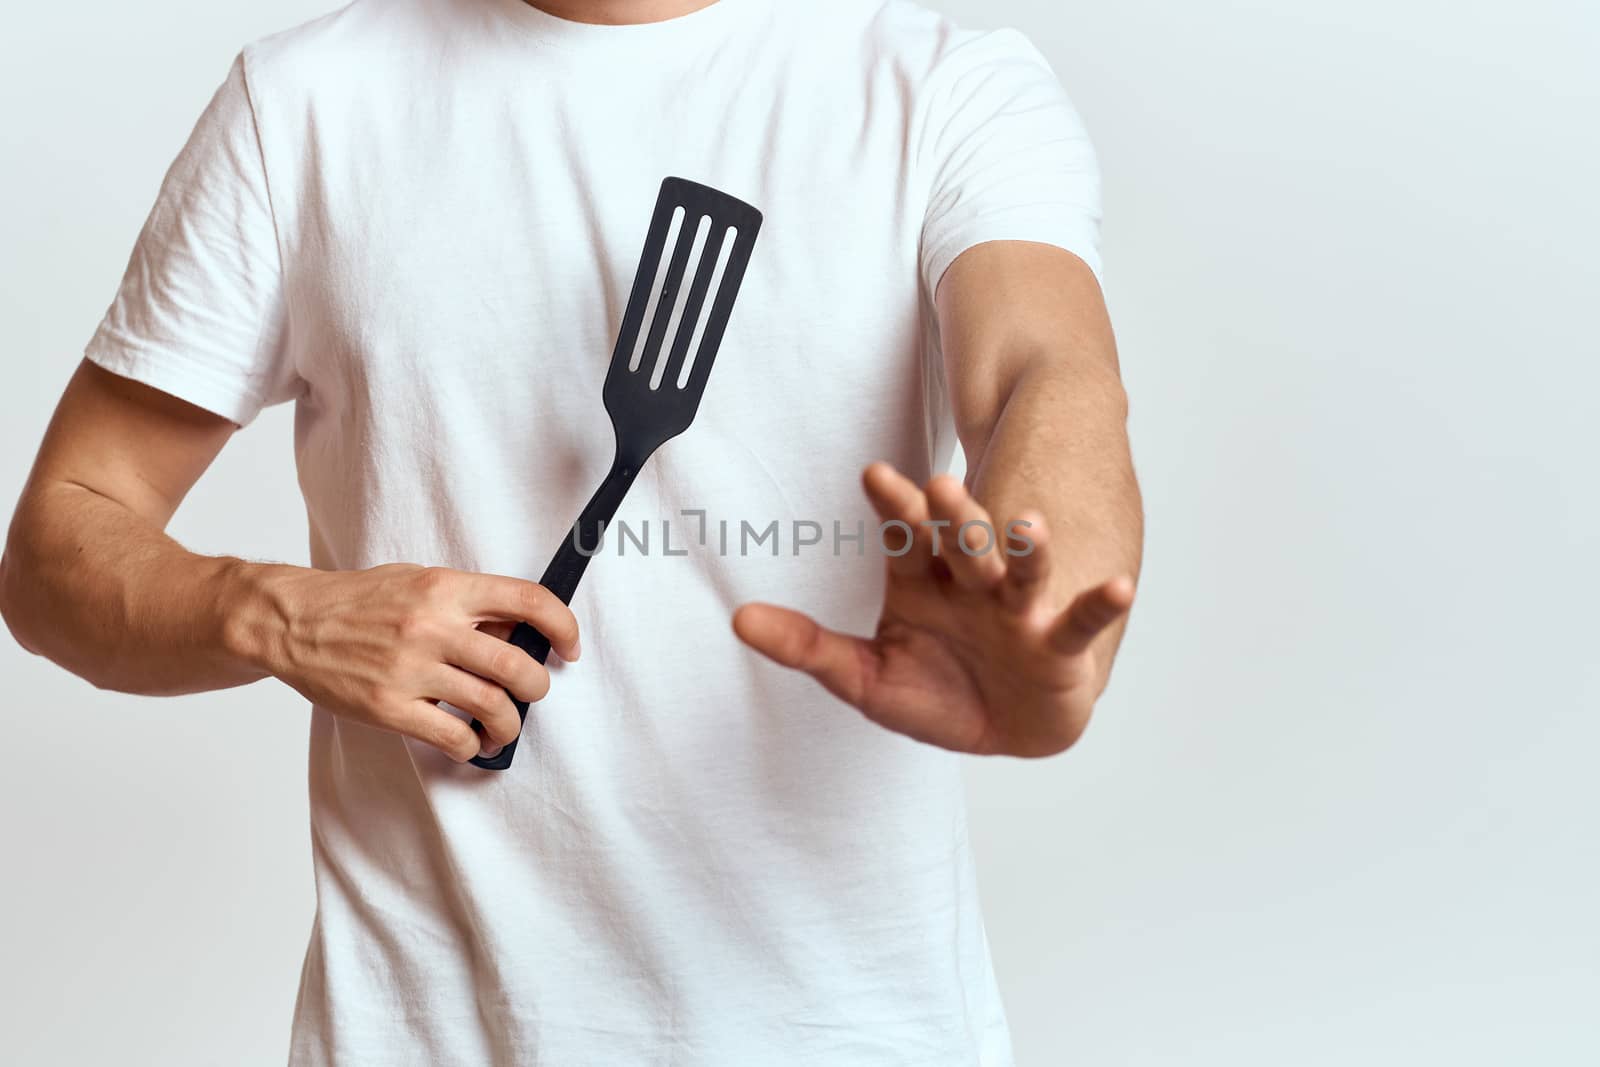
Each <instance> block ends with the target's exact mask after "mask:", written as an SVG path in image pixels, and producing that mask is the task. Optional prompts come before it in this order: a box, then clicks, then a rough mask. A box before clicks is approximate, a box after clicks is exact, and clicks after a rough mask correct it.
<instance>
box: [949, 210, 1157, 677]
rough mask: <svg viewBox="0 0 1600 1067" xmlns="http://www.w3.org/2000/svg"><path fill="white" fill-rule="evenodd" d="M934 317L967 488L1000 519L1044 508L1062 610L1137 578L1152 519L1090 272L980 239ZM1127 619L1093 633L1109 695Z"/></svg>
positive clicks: (1038, 250) (1054, 254) (1071, 259)
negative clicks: (1144, 500) (1146, 514)
mask: <svg viewBox="0 0 1600 1067" xmlns="http://www.w3.org/2000/svg"><path fill="white" fill-rule="evenodd" d="M938 311H939V329H940V334H941V337H942V338H943V342H944V352H945V365H946V374H947V376H948V379H949V382H950V386H951V392H952V401H953V407H954V410H955V419H956V429H957V432H958V433H959V434H960V437H961V444H962V447H963V448H964V449H965V450H966V453H967V458H968V464H969V470H968V475H967V485H968V487H969V488H970V489H971V492H972V495H973V496H975V497H976V498H977V500H978V502H979V503H980V504H981V505H983V507H985V508H986V509H987V510H988V511H989V513H990V514H991V515H994V516H996V517H1002V522H1003V521H1005V518H1009V517H1012V516H1018V515H1021V514H1022V513H1023V512H1024V511H1028V510H1034V511H1039V512H1042V513H1043V515H1044V518H1045V520H1046V523H1047V525H1048V528H1049V536H1050V538H1051V540H1052V542H1053V544H1054V547H1055V550H1054V551H1053V553H1052V557H1051V558H1052V560H1053V565H1052V576H1051V580H1050V597H1051V603H1052V604H1053V605H1054V606H1055V607H1057V608H1061V609H1064V608H1066V607H1067V606H1068V605H1070V604H1072V603H1073V602H1074V601H1075V600H1077V599H1078V598H1079V597H1080V596H1082V595H1083V594H1084V593H1086V592H1090V591H1091V590H1094V589H1097V588H1099V587H1100V586H1102V585H1103V584H1105V583H1107V582H1108V581H1111V580H1113V579H1118V578H1126V579H1128V580H1129V581H1130V583H1131V582H1133V581H1137V579H1138V575H1139V567H1140V563H1141V559H1142V554H1143V544H1144V512H1143V507H1142V504H1141V501H1140V497H1139V484H1138V481H1137V479H1136V478H1135V477H1134V472H1133V459H1132V456H1131V455H1130V452H1129V447H1128V434H1127V418H1128V401H1127V395H1126V394H1125V393H1124V391H1123V387H1122V377H1121V372H1120V369H1119V367H1118V362H1117V346H1116V340H1115V338H1114V337H1113V335H1112V330H1111V320H1110V317H1109V316H1108V315H1107V313H1106V307H1105V300H1104V298H1103V297H1102V295H1101V293H1100V285H1099V283H1098V282H1097V281H1096V280H1095V277H1094V274H1093V272H1091V271H1090V270H1089V268H1088V266H1087V265H1085V264H1084V263H1083V261H1082V260H1080V259H1078V258H1077V257H1076V256H1073V255H1070V254H1068V253H1067V252H1064V251H1062V250H1061V249H1058V248H1054V247H1051V246H1049V245H1040V244H1028V243H1024V242H1014V241H1013V242H995V243H992V244H986V245H979V246H978V247H977V248H974V249H972V250H971V251H969V252H968V253H967V254H966V255H964V256H962V257H961V258H960V259H958V260H956V262H955V263H954V264H953V265H952V266H951V268H950V271H949V273H947V274H946V275H945V278H944V282H943V284H941V285H940V287H939V298H938ZM1124 591H1125V592H1127V593H1128V594H1130V595H1131V593H1132V588H1131V585H1130V587H1129V588H1127V589H1126V590H1124ZM1102 606H1104V605H1098V604H1095V603H1093V602H1091V603H1089V604H1086V605H1085V608H1086V609H1092V608H1096V607H1102ZM1125 625H1126V616H1125V614H1124V613H1122V612H1118V613H1117V617H1116V618H1115V620H1114V621H1112V622H1111V623H1110V624H1109V625H1108V626H1106V627H1105V629H1104V632H1103V633H1101V634H1100V635H1099V636H1098V637H1097V638H1096V639H1095V644H1094V649H1095V652H1096V653H1097V656H1096V665H1097V667H1098V669H1099V673H1100V677H1099V685H1100V687H1101V688H1104V685H1105V682H1106V680H1107V678H1108V676H1109V674H1110V670H1111V661H1112V659H1113V657H1114V656H1115V654H1116V649H1117V645H1118V644H1119V643H1120V641H1121V639H1122V633H1123V630H1124V629H1125Z"/></svg>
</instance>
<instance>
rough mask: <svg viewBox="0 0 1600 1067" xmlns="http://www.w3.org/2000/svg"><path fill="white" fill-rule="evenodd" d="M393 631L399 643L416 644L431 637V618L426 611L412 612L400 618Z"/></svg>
mask: <svg viewBox="0 0 1600 1067" xmlns="http://www.w3.org/2000/svg"><path fill="white" fill-rule="evenodd" d="M395 631H396V633H397V635H398V636H399V638H400V640H401V641H404V642H407V643H418V642H422V641H425V640H427V639H428V638H430V637H432V636H433V616H431V615H429V614H428V613H427V612H426V611H421V610H412V611H408V612H406V613H405V614H404V615H402V616H400V621H399V623H398V624H397V625H396V626H395Z"/></svg>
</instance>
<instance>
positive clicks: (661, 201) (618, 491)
mask: <svg viewBox="0 0 1600 1067" xmlns="http://www.w3.org/2000/svg"><path fill="white" fill-rule="evenodd" d="M760 229H761V212H759V211H757V210H756V209H755V208H753V207H751V206H750V205H749V204H746V203H744V202H743V201H741V200H735V199H734V198H733V197H731V196H729V195H727V194H726V193H721V192H718V191H717V190H715V189H711V188H708V187H707V186H704V185H699V184H696V183H695V182H691V181H685V180H684V179H682V178H668V179H666V180H665V181H663V182H662V183H661V195H660V196H659V197H658V198H657V200H656V211H655V215H654V217H652V218H651V220H650V232H649V234H648V236H646V238H645V242H644V255H642V256H641V257H640V258H639V272H638V274H636V275H635V276H634V279H633V293H632V295H631V296H630V297H629V298H628V310H627V311H626V313H624V315H623V317H622V330H621V332H620V333H618V335H617V347H616V351H615V352H613V353H612V355H611V370H610V372H609V373H608V374H607V375H606V385H605V403H606V411H608V412H609V413H610V414H611V427H612V430H613V431H615V433H616V438H617V451H616V458H615V459H613V460H612V461H611V471H610V473H608V474H607V475H606V477H605V481H603V482H601V483H600V488H599V489H598V490H596V492H595V494H594V497H593V498H592V499H591V500H590V501H589V503H588V506H587V507H585V508H584V509H583V514H582V515H580V516H579V517H578V521H577V523H576V525H574V526H573V528H572V532H571V535H570V536H568V537H567V538H566V539H565V540H563V541H562V543H561V548H560V550H559V551H557V552H556V556H555V559H552V560H551V561H550V566H549V567H548V568H546V569H545V572H544V577H543V578H540V579H539V584H541V585H543V586H544V587H545V588H546V589H549V590H550V591H551V592H552V593H554V594H555V595H556V596H558V597H560V598H561V600H562V602H563V603H567V604H570V603H571V602H572V595H573V593H575V592H577V589H578V581H579V580H580V579H581V578H582V577H583V571H584V568H585V567H587V566H588V564H589V559H590V557H591V556H593V555H594V554H595V552H596V551H598V549H599V547H600V542H601V540H602V539H603V538H604V536H605V528H606V526H607V525H608V524H609V523H610V522H611V519H612V518H613V517H614V516H615V515H616V513H617V508H618V507H619V506H620V505H621V504H622V498H623V497H625V496H627V495H628V488H629V487H630V486H631V485H633V480H634V479H635V478H637V477H638V476H639V471H640V469H641V468H642V467H643V466H644V464H645V461H646V460H648V459H649V458H650V456H651V455H652V454H653V453H654V452H655V450H656V449H657V448H660V447H661V445H662V444H663V443H665V442H667V441H669V440H671V439H672V438H674V437H676V436H678V435H679V434H680V433H682V432H683V431H684V430H687V429H688V428H689V424H690V423H692V422H693V421H694V416H695V412H696V411H697V410H699V408H700V397H701V395H702V394H703V393H704V392H705V388H706V379H707V378H708V377H709V376H710V374H711V365H712V363H713V362H715V361H716V358H717V349H718V348H719V347H720V346H721V344H722V335H723V332H724V331H725V330H726V329H727V327H728V318H729V316H730V315H732V313H733V302H734V300H735V299H736V298H737V297H738V295H739V285H740V283H741V282H742V281H743V280H744V271H745V267H747V266H748V265H749V263H750V253H751V251H752V249H754V247H755V243H756V234H757V233H758V232H759V231H760ZM691 270H693V272H694V273H693V281H691V282H690V284H689V288H688V290H687V292H684V291H683V282H684V278H685V277H686V276H688V275H689V272H690V271H691ZM511 643H512V644H514V645H516V646H517V647H518V648H520V649H522V650H523V651H524V652H526V653H527V654H528V655H530V656H532V657H533V658H534V659H536V660H538V661H539V662H540V663H543V662H544V661H545V659H546V658H547V657H548V656H549V655H550V642H549V641H548V640H546V638H545V636H544V635H543V634H541V633H540V632H539V631H538V630H536V629H534V628H533V627H531V626H529V625H527V624H526V623H522V624H519V625H518V626H517V628H516V630H515V631H514V632H513V633H512V634H511ZM513 701H514V702H515V704H516V706H517V714H519V715H521V716H522V718H523V720H524V721H526V720H527V718H528V705H527V704H526V703H524V702H523V701H520V700H516V699H515V698H513ZM473 728H474V729H476V730H477V731H478V732H479V734H480V735H481V734H482V732H483V727H482V726H481V724H479V723H473ZM516 752H517V743H516V742H515V741H513V742H512V743H511V744H509V745H507V746H506V747H505V748H503V749H501V750H500V752H498V753H496V754H495V755H493V756H479V757H477V758H476V759H474V760H473V761H472V762H473V764H474V765H476V766H478V767H482V768H484V769H485V770H491V771H503V770H505V769H507V768H508V767H510V766H511V760H512V758H513V757H514V756H515V755H516Z"/></svg>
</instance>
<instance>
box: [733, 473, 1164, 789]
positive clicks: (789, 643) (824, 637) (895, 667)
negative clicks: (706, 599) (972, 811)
mask: <svg viewBox="0 0 1600 1067" xmlns="http://www.w3.org/2000/svg"><path fill="white" fill-rule="evenodd" d="M863 484H864V486H865V488H866V492H867V496H868V498H869V499H870V500H871V501H872V505H873V507H874V509H875V510H876V511H877V513H878V515H879V516H880V517H881V518H882V519H883V520H884V521H885V522H886V523H887V522H901V523H905V524H906V525H907V526H908V527H910V529H911V530H913V531H915V533H914V537H913V539H912V542H911V544H910V549H909V551H907V552H906V553H905V554H904V555H901V556H898V557H892V558H891V559H890V561H889V565H888V566H889V576H888V584H887V587H886V592H885V596H884V604H883V613H882V615H881V617H880V618H879V621H878V629H877V633H876V634H875V635H874V636H873V637H872V638H871V639H865V638H859V637H852V636H849V635H846V634H841V633H837V632H835V631H832V630H829V629H826V628H825V627H823V626H821V625H819V624H818V623H817V622H815V621H814V620H812V619H810V618H808V617H807V616H805V615H802V614H800V613H798V612H795V611H790V610H788V609H786V608H780V607H774V606H772V605H768V604H750V605H746V606H745V607H743V608H741V609H740V611H739V613H738V614H737V615H736V616H735V617H734V629H735V630H736V631H737V633H738V635H739V637H740V638H741V639H742V640H743V641H744V642H745V643H746V644H748V645H750V646H751V647H752V648H754V649H755V650H757V651H758V652H761V653H762V654H763V655H766V656H768V657H769V658H771V659H772V660H774V661H776V662H778V663H780V664H782V665H784V666H786V667H791V668H794V669H796V670H802V671H805V672H806V673H808V674H810V675H811V676H812V677H814V678H816V679H817V681H819V682H821V683H822V685H824V686H825V687H827V689H828V690H829V691H830V692H832V693H833V694H834V695H835V696H837V697H839V698H840V699H841V700H844V701H846V702H847V703H849V704H851V705H853V706H855V707H856V708H857V709H859V710H860V711H861V712H862V713H863V714H864V715H866V716H867V718H869V719H871V720H872V721H873V722H876V723H878V724H879V725H881V726H884V727H887V728H888V729H891V730H895V731H898V732H900V733H902V734H905V735H907V736H909V737H912V738H915V739H917V740H919V741H924V742H927V743H929V744H933V745H938V746H940V747H941V748H948V749H953V750H955V751H959V752H972V753H979V754H985V755H1012V756H1032V757H1038V756H1049V755H1054V754H1055V753H1057V752H1061V751H1063V750H1064V749H1066V748H1068V747H1070V746H1071V745H1072V743H1073V742H1074V741H1076V740H1077V738H1078V736H1079V735H1080V734H1081V733H1082V732H1083V729H1084V727H1085V726H1086V725H1087V723H1088V719H1089V714H1090V712H1091V711H1092V710H1093V708H1094V702H1095V700H1096V698H1097V697H1098V696H1099V694H1100V690H1101V689H1102V688H1103V686H1104V684H1105V675H1106V665H1105V664H1104V663H1102V662H1101V661H1100V657H1099V656H1097V650H1096V639H1097V638H1098V637H1100V635H1101V634H1103V633H1105V632H1106V631H1107V630H1108V629H1109V628H1111V627H1112V626H1114V625H1115V624H1116V623H1117V622H1118V621H1119V620H1120V619H1121V618H1122V617H1123V616H1124V615H1125V614H1127V612H1128V610H1129V608H1130V607H1131V606H1132V603H1133V582H1132V581H1131V580H1130V579H1128V578H1125V577H1120V578H1113V579H1111V580H1109V581H1107V582H1105V583H1103V584H1101V585H1098V586H1096V587H1094V588H1092V589H1089V590H1087V591H1085V592H1083V593H1080V594H1078V595H1077V596H1076V597H1075V598H1073V600H1072V602H1071V603H1070V604H1068V605H1066V607H1065V608H1064V609H1061V608H1057V607H1056V606H1054V605H1053V603H1052V597H1051V560H1050V545H1049V530H1048V529H1047V528H1046V526H1045V523H1044V520H1043V518H1042V517H1041V516H1039V515H1038V514H1030V515H1024V516H1020V518H1021V519H1022V520H1023V521H1026V522H1028V523H1030V525H1029V526H1028V527H1027V528H1026V529H1024V530H1021V531H1020V532H1021V533H1023V534H1025V535H1026V537H1027V539H1028V540H1029V541H1030V542H1032V544H1033V549H1032V551H1031V552H1028V553H1027V554H1025V555H1008V554H1007V552H1006V551H1005V548H1006V540H1005V539H1006V524H1004V523H1000V524H997V523H995V522H993V521H992V520H991V518H990V516H989V514H988V513H987V512H986V511H985V510H984V509H983V507H982V506H981V505H979V504H978V502H977V501H976V500H974V499H973V498H972V496H971V494H970V493H968V492H967V490H966V488H965V487H964V486H962V484H961V483H960V482H959V481H957V480H956V479H954V478H951V477H949V476H941V477H939V478H935V479H934V480H933V481H931V482H929V483H928V486H927V488H926V489H925V490H924V489H922V488H919V487H918V486H917V485H916V484H915V483H914V482H912V481H910V480H909V479H907V478H906V477H904V476H903V475H901V474H900V473H899V472H897V471H895V470H894V469H893V468H892V467H890V466H888V465H887V464H882V463H878V464H874V465H873V466H872V467H869V468H868V469H867V472H866V475H865V477H864V478H863ZM943 523H948V525H947V526H943V525H938V524H943ZM969 523H983V524H987V528H988V529H989V530H993V531H995V532H996V534H997V538H996V540H998V542H999V543H998V544H994V543H988V544H986V542H989V541H990V537H989V535H988V533H986V532H985V530H984V527H982V526H967V525H966V524H969ZM964 527H965V528H966V531H967V533H966V536H965V538H964V543H965V544H966V546H967V548H968V549H971V551H970V552H969V551H966V550H964V549H963V548H962V547H961V545H958V544H957V542H956V537H957V536H958V535H957V531H959V530H962V529H963V528H964ZM891 536H892V535H891ZM1011 544H1012V548H1013V549H1020V548H1021V546H1020V545H1019V544H1018V543H1017V542H1014V541H1013V542H1012V543H1011ZM895 547H899V546H898V545H896V546H895ZM984 549H986V550H984ZM980 550H982V551H980Z"/></svg>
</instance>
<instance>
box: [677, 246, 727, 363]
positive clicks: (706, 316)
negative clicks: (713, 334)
mask: <svg viewBox="0 0 1600 1067" xmlns="http://www.w3.org/2000/svg"><path fill="white" fill-rule="evenodd" d="M738 242H739V228H738V227H737V226H729V227H728V229H727V230H726V231H725V232H724V234H723V237H722V247H721V248H720V249H718V251H717V260H716V266H715V267H714V268H713V269H712V271H711V283H710V286H709V287H708V291H709V293H710V297H709V298H708V299H706V300H703V301H702V302H701V306H700V314H699V316H698V317H697V319H696V321H695V325H694V333H693V334H691V335H690V337H689V345H688V348H687V349H686V355H685V357H684V360H683V369H682V370H680V371H678V380H677V382H676V383H675V384H676V385H677V387H678V388H679V389H682V388H684V387H685V386H686V385H688V384H689V372H690V371H692V370H694V361H695V358H696V357H697V356H698V355H699V354H700V343H701V342H702V341H703V340H704V339H705V336H706V324H707V323H708V322H710V321H711V309H712V308H714V307H716V306H717V301H718V300H719V299H720V297H721V293H722V279H723V277H724V276H725V275H726V274H727V273H728V260H730V259H732V258H733V246H734V245H736V244H737V243H738Z"/></svg>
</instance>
